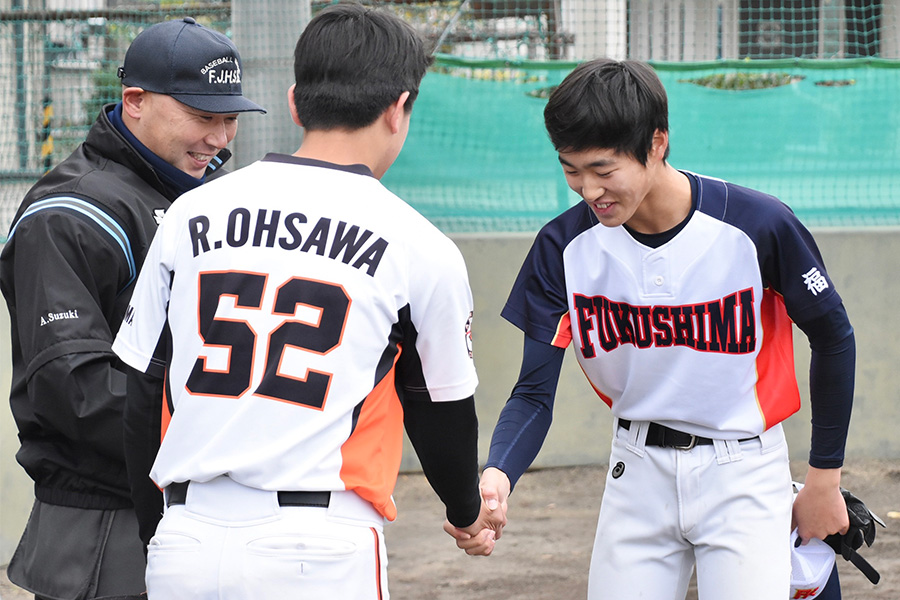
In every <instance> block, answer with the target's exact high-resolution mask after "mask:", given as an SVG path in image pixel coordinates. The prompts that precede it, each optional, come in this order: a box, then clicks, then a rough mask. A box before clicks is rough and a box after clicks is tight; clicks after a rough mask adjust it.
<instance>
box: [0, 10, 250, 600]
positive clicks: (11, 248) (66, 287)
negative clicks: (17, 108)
mask: <svg viewBox="0 0 900 600" xmlns="http://www.w3.org/2000/svg"><path fill="white" fill-rule="evenodd" d="M240 64H241V63H240V56H239V54H238V51H237V48H235V46H234V44H233V43H232V42H231V41H230V40H229V39H228V38H227V37H225V36H224V35H222V34H220V33H218V32H215V31H213V30H211V29H208V28H206V27H203V26H201V25H199V24H197V23H196V22H195V21H194V20H193V19H191V18H184V19H181V20H175V21H167V22H163V23H158V24H156V25H153V26H151V27H148V28H147V29H145V30H144V31H143V32H142V33H141V34H140V35H138V36H137V37H136V38H135V40H134V42H133V43H132V44H131V46H130V47H129V49H128V51H127V52H126V55H125V61H124V65H123V66H122V67H120V68H119V71H118V75H119V77H120V79H121V80H122V85H123V89H122V101H121V102H119V103H118V104H111V105H108V106H105V107H104V108H103V109H102V110H101V112H100V115H99V116H98V118H97V120H96V122H95V123H94V125H93V126H92V127H91V129H90V131H89V133H88V135H87V139H86V140H85V141H84V143H83V144H81V145H80V146H79V147H78V148H77V149H76V150H75V151H74V152H73V153H72V154H71V155H70V156H69V157H68V158H66V159H65V160H64V161H63V162H61V163H60V164H59V165H58V166H57V167H56V168H54V169H53V170H52V171H50V172H49V173H48V174H46V175H45V176H44V177H43V178H42V179H41V180H40V181H38V183H37V184H35V186H34V187H32V188H31V190H30V191H29V192H28V194H27V195H26V196H25V199H24V200H23V202H22V205H21V207H20V208H19V210H18V212H17V213H16V215H15V217H14V219H13V222H12V225H11V228H10V231H9V235H8V241H7V243H6V245H5V247H4V248H3V251H2V254H0V289H2V292H3V296H4V297H5V299H6V303H7V306H8V308H9V313H10V319H11V324H12V328H11V329H12V331H11V340H12V363H13V364H12V368H13V373H12V389H11V391H10V406H11V408H12V413H13V417H14V418H15V421H16V425H17V427H18V430H19V440H20V442H21V447H20V449H19V451H18V453H17V454H16V459H17V460H18V462H19V463H20V464H21V465H22V467H24V469H25V470H26V471H27V472H28V475H29V476H30V477H31V478H32V479H33V480H34V492H35V503H34V507H33V509H32V512H31V516H30V517H29V520H28V524H27V526H26V528H25V532H24V534H23V535H22V539H21V541H20V542H19V546H18V548H17V549H16V552H15V554H14V556H13V558H12V560H11V562H10V564H9V568H8V575H9V579H10V580H11V581H12V582H13V583H15V584H16V585H18V586H20V587H22V588H24V589H26V590H29V591H30V592H32V593H34V594H35V596H36V598H38V599H42V598H57V599H65V600H69V599H71V600H80V599H83V598H95V597H99V596H112V595H124V594H138V593H140V592H142V591H144V589H145V586H144V570H145V554H144V548H143V546H142V543H141V541H140V538H139V536H138V525H137V520H136V518H135V510H134V507H133V505H132V501H131V495H130V492H129V480H128V477H127V474H126V468H125V458H124V449H123V433H122V429H123V425H122V418H123V404H124V398H125V394H126V376H125V373H124V370H123V369H124V367H123V365H121V364H120V363H119V361H118V360H117V357H116V355H115V354H113V352H112V350H111V344H112V340H113V339H114V338H115V335H116V332H117V331H118V328H119V324H120V323H121V322H122V318H123V315H124V312H125V308H126V307H127V306H128V301H129V299H130V297H131V292H132V286H133V284H134V281H135V278H136V276H137V273H138V270H139V269H140V267H141V264H142V262H143V260H144V255H145V253H146V250H147V247H148V246H149V245H150V241H151V239H152V237H153V234H154V232H155V231H156V227H157V225H158V223H159V220H160V219H161V218H162V216H163V214H164V213H165V211H166V209H167V208H168V207H169V205H170V204H171V203H172V201H173V200H175V198H177V197H178V196H179V195H180V194H181V193H183V192H185V191H187V190H189V189H191V188H193V187H196V186H198V185H200V184H201V183H203V181H204V180H205V178H207V177H210V176H211V174H212V173H213V172H214V171H216V170H217V169H220V168H221V165H222V163H223V162H224V161H225V160H226V159H227V158H228V157H229V156H230V152H229V151H228V150H227V149H226V147H225V146H226V145H227V144H228V143H229V142H230V141H231V140H232V138H233V137H234V135H235V133H236V131H237V118H238V114H239V113H242V112H247V111H257V112H265V111H264V110H263V109H262V108H261V107H260V106H258V105H256V104H254V103H253V102H251V101H250V100H248V99H246V98H244V97H243V95H242V93H241V66H240ZM160 391H161V390H160ZM144 479H145V480H146V481H148V482H149V479H148V478H147V477H146V474H144ZM161 498H162V497H161V496H160V506H159V509H160V510H161V509H162V499H161Z"/></svg>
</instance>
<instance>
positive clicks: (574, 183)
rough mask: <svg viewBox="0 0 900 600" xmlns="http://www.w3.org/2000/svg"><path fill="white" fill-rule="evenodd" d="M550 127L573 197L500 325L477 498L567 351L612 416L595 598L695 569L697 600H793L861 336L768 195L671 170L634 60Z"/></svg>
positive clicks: (841, 523) (580, 70)
mask: <svg viewBox="0 0 900 600" xmlns="http://www.w3.org/2000/svg"><path fill="white" fill-rule="evenodd" d="M544 117H545V122H546V126H547V130H548V132H549V133H550V138H551V140H552V142H553V144H554V146H555V148H556V150H557V152H558V153H559V161H560V164H561V166H562V168H563V172H564V174H565V177H566V180H567V182H568V184H569V186H570V187H571V188H572V189H573V190H574V191H575V192H577V193H578V194H579V195H580V196H581V197H582V198H583V199H584V202H583V203H580V204H579V205H577V206H575V207H572V208H571V209H569V210H568V211H566V212H564V213H563V214H561V215H560V216H559V217H557V218H556V219H554V220H553V221H551V222H550V223H549V224H547V225H546V226H545V227H544V228H543V229H542V230H541V231H540V232H539V233H538V235H537V237H536V239H535V241H534V244H533V246H532V248H531V251H530V253H529V254H528V257H527V258H526V259H525V263H524V265H523V266H522V268H521V271H520V272H519V276H518V278H517V280H516V282H515V284H514V286H513V289H512V292H511V293H510V296H509V300H508V301H507V304H506V306H505V308H504V310H503V313H502V314H503V316H504V317H505V318H506V319H508V320H509V321H511V322H512V323H513V324H515V325H516V326H518V327H519V328H520V329H522V330H523V331H524V333H525V343H524V350H523V359H522V368H521V371H520V375H519V380H518V382H517V384H516V386H515V388H514V389H513V392H512V394H511V397H510V398H509V400H508V402H507V404H506V406H505V407H504V409H503V411H502V413H501V415H500V418H499V421H498V423H497V426H496V428H495V430H494V434H493V438H492V441H491V450H490V455H489V457H488V462H487V467H486V468H485V471H484V473H483V474H482V480H481V485H482V495H483V496H484V498H485V499H486V500H490V501H495V502H497V503H498V504H499V505H500V506H501V507H503V508H504V509H505V506H506V502H507V497H508V495H509V493H510V490H511V488H512V487H513V486H514V484H515V482H516V481H517V480H518V478H519V477H520V476H521V475H522V473H523V472H524V471H525V469H526V468H527V467H528V466H529V465H530V464H531V462H532V460H533V459H534V457H535V456H536V455H537V453H538V451H539V449H540V446H541V444H542V442H543V440H544V437H545V435H546V433H547V430H548V428H549V426H550V417H551V412H552V406H553V400H554V395H555V391H556V384H557V381H558V378H559V372H560V367H561V364H562V360H563V354H564V349H565V348H566V347H568V346H569V345H570V344H571V345H572V346H573V349H574V352H575V355H576V357H577V359H578V362H579V364H580V366H581V368H582V370H583V371H584V373H585V375H586V376H587V378H588V381H589V382H590V384H591V386H592V387H593V389H594V391H595V392H596V394H597V396H598V397H599V398H600V400H602V401H603V402H605V403H606V404H607V405H608V406H609V407H610V409H611V410H612V413H613V415H614V417H615V419H614V422H615V424H614V427H615V431H614V436H613V444H612V452H611V455H610V470H609V475H608V477H607V481H606V486H605V490H604V495H603V500H602V503H601V508H600V518H599V522H598V526H597V534H596V540H595V544H594V550H593V554H592V561H591V570H590V576H589V584H588V586H589V592H588V597H589V598H590V599H591V600H599V599H606V598H609V599H615V600H628V599H631V598H654V599H655V600H668V599H672V600H675V599H682V598H684V597H685V594H686V591H687V587H688V583H689V580H690V578H691V573H692V571H693V569H694V567H695V566H696V570H697V582H698V591H699V597H700V599H701V600H705V599H709V598H718V597H720V596H722V595H723V594H725V595H727V596H728V597H729V598H732V599H746V600H751V599H753V600H758V599H761V598H765V599H772V600H780V599H783V598H787V596H788V592H789V588H790V574H791V562H790V553H789V540H790V534H791V530H792V528H794V527H796V528H797V529H798V532H799V537H800V538H801V539H803V540H809V539H810V538H819V539H823V538H825V537H826V536H827V535H829V534H832V533H835V532H838V531H842V530H846V528H847V526H848V517H847V509H846V506H845V504H844V501H843V499H842V497H841V493H840V489H839V485H840V473H841V469H840V467H841V465H842V461H843V457H844V447H845V442H846V436H847V428H848V423H849V418H850V412H851V405H852V396H853V377H854V366H855V342H854V337H853V330H852V328H851V326H850V323H849V320H848V318H847V315H846V312H845V311H844V308H843V305H842V302H841V299H840V297H839V296H838V294H837V292H836V291H835V289H834V284H833V282H832V281H831V280H830V279H829V277H828V274H827V272H826V270H825V266H824V264H823V263H822V259H821V256H820V254H819V252H818V250H817V248H816V245H815V242H814V240H813V238H812V236H811V235H810V234H809V232H808V231H807V230H806V229H805V228H804V227H803V226H802V225H801V224H800V222H799V221H798V220H797V218H796V217H795V216H794V215H793V213H792V212H791V211H790V210H789V209H788V208H787V207H786V206H785V205H784V204H782V203H781V202H779V201H778V200H777V199H775V198H773V197H771V196H768V195H766V194H763V193H760V192H757V191H754V190H750V189H747V188H743V187H740V186H736V185H733V184H730V183H726V182H724V181H721V180H717V179H712V178H709V177H703V176H700V175H695V174H693V173H689V172H685V171H679V170H676V169H674V168H673V167H671V166H670V165H669V164H668V162H667V160H666V159H667V157H668V151H669V145H668V142H669V136H668V113H667V100H666V94H665V90H664V88H663V86H662V84H661V82H660V81H659V79H658V78H657V77H656V75H655V73H653V71H652V69H651V68H650V67H649V66H647V65H646V64H643V63H637V62H633V61H624V62H618V61H613V60H606V59H601V60H596V61H591V62H588V63H585V64H583V65H580V66H579V67H577V68H576V69H575V70H574V71H573V72H572V73H571V74H570V75H569V76H567V77H566V79H565V80H564V81H563V82H562V84H561V85H560V86H559V87H558V88H557V90H555V91H554V92H553V94H552V95H551V97H550V99H549V102H548V104H547V107H546V109H545V112H544ZM792 323H796V324H797V325H798V326H799V327H800V329H801V330H803V332H804V333H805V334H806V335H807V336H808V338H809V342H810V346H811V348H812V359H811V365H810V387H811V389H810V397H811V406H812V415H813V419H812V422H813V426H812V444H811V450H810V455H809V470H808V473H807V475H806V485H805V487H804V489H803V490H802V491H801V492H800V494H799V495H798V497H797V499H796V502H795V503H794V505H793V515H792V507H791V501H792V492H791V474H790V471H789V463H788V453H787V448H786V444H785V438H784V434H783V432H782V428H781V425H780V423H781V421H782V420H784V419H785V418H787V417H788V416H790V415H791V414H793V413H794V412H795V411H796V410H797V409H798V408H799V403H800V395H799V391H798V389H797V383H796V378H795V375H794V362H793V357H792V342H791V335H792V332H791V328H792ZM829 587H832V590H831V591H832V592H836V593H837V596H831V597H839V594H840V589H839V587H837V584H835V586H829Z"/></svg>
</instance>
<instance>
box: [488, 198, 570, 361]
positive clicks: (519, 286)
mask: <svg viewBox="0 0 900 600" xmlns="http://www.w3.org/2000/svg"><path fill="white" fill-rule="evenodd" d="M580 208H581V207H580V206H576V207H574V209H570V210H569V211H567V212H566V213H564V214H563V215H562V216H561V217H558V218H557V219H555V220H553V221H551V222H550V223H548V224H547V225H545V226H544V227H543V228H542V229H541V231H540V232H538V234H537V237H536V238H535V240H534V243H533V244H532V246H531V249H530V250H529V252H528V255H527V256H526V258H525V261H524V263H523V264H522V267H521V269H520V270H519V274H518V276H517V277H516V281H515V283H514V284H513V287H512V290H511V291H510V294H509V298H508V299H507V301H506V305H505V306H504V307H503V310H502V311H501V313H500V315H501V316H502V317H503V318H504V319H506V320H507V321H509V322H510V323H512V324H513V325H515V326H516V327H518V328H519V329H521V330H522V331H524V332H525V333H526V334H527V335H528V336H529V337H531V338H533V339H535V340H537V341H539V342H543V343H545V344H551V345H553V346H556V347H558V348H565V347H567V346H568V345H569V342H571V340H572V332H571V328H570V327H569V318H568V314H569V306H568V302H567V301H566V280H565V271H564V268H563V250H564V249H565V246H566V243H567V242H568V240H569V239H571V234H569V233H568V230H567V227H566V225H567V223H569V222H571V221H572V220H573V217H577V221H576V225H578V224H580V223H581V222H582V221H583V215H579V213H578V212H577V211H576V210H575V209H580Z"/></svg>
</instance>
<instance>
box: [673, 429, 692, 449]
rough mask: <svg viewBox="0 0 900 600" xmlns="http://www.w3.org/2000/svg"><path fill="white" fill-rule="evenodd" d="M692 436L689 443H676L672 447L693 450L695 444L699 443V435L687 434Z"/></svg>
mask: <svg viewBox="0 0 900 600" xmlns="http://www.w3.org/2000/svg"><path fill="white" fill-rule="evenodd" d="M687 435H690V436H691V441H690V442H689V443H688V444H674V445H672V447H673V448H674V449H676V450H693V448H694V446H696V445H697V436H696V435H691V434H690V433H689V434H687Z"/></svg>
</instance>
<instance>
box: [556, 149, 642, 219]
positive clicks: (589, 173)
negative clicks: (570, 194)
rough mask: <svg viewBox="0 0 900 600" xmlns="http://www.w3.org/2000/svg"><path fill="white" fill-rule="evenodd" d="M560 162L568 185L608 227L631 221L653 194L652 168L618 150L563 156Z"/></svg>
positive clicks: (585, 151)
mask: <svg viewBox="0 0 900 600" xmlns="http://www.w3.org/2000/svg"><path fill="white" fill-rule="evenodd" d="M559 162H560V164H561V165H562V168H563V173H565V176H566V183H568V184H569V187H570V188H572V190H574V191H575V193H577V194H578V195H579V196H581V197H582V198H583V199H584V201H585V202H587V204H588V206H590V207H591V210H592V211H593V213H594V214H595V215H596V216H597V220H598V221H600V223H602V224H603V225H605V226H607V227H616V226H618V225H622V224H623V223H627V222H628V221H630V220H631V218H632V217H633V216H634V215H635V213H636V212H638V210H639V209H640V208H641V205H642V203H643V201H644V198H646V196H647V194H648V193H649V190H650V185H651V176H650V174H649V172H648V168H647V167H645V166H644V165H642V164H641V163H639V162H638V161H637V160H636V159H634V158H632V157H631V156H627V155H624V154H619V153H617V152H615V151H614V150H610V149H600V148H598V149H591V150H583V151H579V152H560V153H559Z"/></svg>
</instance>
